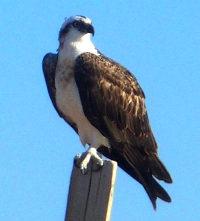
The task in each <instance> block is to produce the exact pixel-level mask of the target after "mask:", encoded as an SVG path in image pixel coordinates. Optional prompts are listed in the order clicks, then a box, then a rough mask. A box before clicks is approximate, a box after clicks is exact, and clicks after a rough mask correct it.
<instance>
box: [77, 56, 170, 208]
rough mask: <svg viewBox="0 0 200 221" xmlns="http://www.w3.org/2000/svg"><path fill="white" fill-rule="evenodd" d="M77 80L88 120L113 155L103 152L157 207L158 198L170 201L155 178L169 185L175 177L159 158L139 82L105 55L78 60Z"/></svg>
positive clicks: (80, 57)
mask: <svg viewBox="0 0 200 221" xmlns="http://www.w3.org/2000/svg"><path fill="white" fill-rule="evenodd" d="M75 80H76V83H77V86H78V89H79V94H80V97H81V102H82V105H83V110H84V113H85V115H86V117H87V118H88V120H89V121H90V122H91V124H93V125H94V126H95V127H96V128H97V129H98V130H99V131H100V132H101V133H102V134H103V135H104V136H105V137H107V138H108V139H109V141H110V144H111V152H109V151H108V150H107V149H106V148H105V147H100V148H99V149H98V150H99V152H101V153H103V154H104V155H105V156H106V157H108V158H110V159H113V160H116V161H117V162H118V164H119V166H120V167H121V168H122V169H124V170H125V171H126V172H127V173H129V174H130V175H131V176H132V177H133V178H135V179H136V180H137V181H139V182H140V183H142V185H143V186H144V188H145V190H146V191H147V193H148V195H149V197H150V198H151V200H152V203H153V205H154V207H155V200H156V198H157V196H158V197H160V198H162V199H163V200H165V201H170V197H169V196H168V194H167V193H166V192H165V191H164V189H163V188H162V187H161V186H160V185H159V184H158V183H157V182H156V181H155V180H154V179H153V177H152V175H154V176H155V177H157V178H158V179H161V180H164V181H165V182H168V183H170V182H172V180H171V177H170V175H169V173H168V171H167V170H166V168H165V167H164V165H163V164H162V162H161V161H160V160H159V159H158V157H157V144H156V141H155V139H154V136H153V133H152V131H151V128H150V125H149V120H148V116H147V112H146V108H145V104H144V98H145V96H144V93H143V91H142V89H141V88H140V86H139V84H138V82H137V80H136V78H135V77H134V76H133V75H132V74H131V73H130V72H129V71H128V70H127V69H126V68H124V67H122V66H121V65H120V64H118V63H116V62H114V61H113V60H111V59H108V58H106V57H104V56H103V55H100V56H96V55H94V54H91V53H84V54H82V55H80V56H79V57H78V58H77V60H76V65H75Z"/></svg>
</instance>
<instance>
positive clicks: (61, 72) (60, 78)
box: [55, 44, 109, 149]
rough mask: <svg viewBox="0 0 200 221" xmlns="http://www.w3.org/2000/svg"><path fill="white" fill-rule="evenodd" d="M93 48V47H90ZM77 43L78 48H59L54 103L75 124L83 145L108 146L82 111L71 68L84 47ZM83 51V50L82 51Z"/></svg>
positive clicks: (67, 46)
mask: <svg viewBox="0 0 200 221" xmlns="http://www.w3.org/2000/svg"><path fill="white" fill-rule="evenodd" d="M92 48H93V49H92ZM80 49H81V47H80V45H79V47H78V50H76V47H74V45H71V44H70V45H69V44H68V45H64V47H63V48H62V49H61V50H59V55H58V64H57V68H56V78H55V86H56V104H57V106H58V108H59V110H60V111H61V112H62V113H63V114H64V115H65V116H67V117H68V118H69V119H71V121H72V122H74V123H75V124H76V125H77V128H78V134H79V136H80V140H81V142H82V144H83V145H86V144H89V145H90V146H92V147H95V148H96V149H97V148H98V147H99V146H100V145H104V146H107V147H109V142H108V140H107V138H105V137H104V136H103V135H102V134H101V133H100V132H99V131H98V130H97V129H96V128H95V127H94V126H92V125H91V123H90V122H89V121H88V120H87V118H86V116H85V115H84V113H83V108H82V104H81V100H80V96H79V92H78V88H77V85H76V82H75V79H74V74H73V71H74V70H73V68H74V63H75V59H76V57H77V56H78V55H79V54H80V51H81V50H83V49H86V48H85V47H82V49H81V50H80ZM91 51H93V53H96V54H97V50H96V49H95V48H94V46H93V47H90V52H91ZM84 52H85V51H84Z"/></svg>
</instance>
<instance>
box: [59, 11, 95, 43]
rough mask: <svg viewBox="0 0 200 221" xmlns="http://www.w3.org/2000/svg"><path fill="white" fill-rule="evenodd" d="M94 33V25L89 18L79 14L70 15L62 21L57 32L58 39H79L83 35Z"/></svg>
mask: <svg viewBox="0 0 200 221" xmlns="http://www.w3.org/2000/svg"><path fill="white" fill-rule="evenodd" d="M90 34H92V35H94V27H93V26H92V22H91V20H90V19H89V18H87V17H85V16H81V15H75V16H71V17H69V18H68V19H66V20H65V21H64V23H63V24H62V26H61V29H60V32H59V38H58V39H59V41H60V42H61V41H62V40H64V39H66V38H67V39H68V40H70V39H71V40H79V39H81V38H82V37H83V36H85V35H87V36H88V37H90Z"/></svg>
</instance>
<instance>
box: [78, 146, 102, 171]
mask: <svg viewBox="0 0 200 221" xmlns="http://www.w3.org/2000/svg"><path fill="white" fill-rule="evenodd" d="M91 160H92V162H93V164H92V170H93V171H98V170H100V169H101V168H102V166H103V160H102V159H101V155H100V156H99V155H98V153H97V151H96V149H95V148H94V147H90V148H89V149H88V150H87V151H86V152H84V153H81V154H80V153H79V154H77V155H76V156H75V158H74V165H75V166H76V167H78V168H80V169H81V172H82V174H86V173H87V172H88V171H89V170H88V164H89V162H90V161H91Z"/></svg>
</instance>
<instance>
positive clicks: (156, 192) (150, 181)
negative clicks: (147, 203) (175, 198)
mask: <svg viewBox="0 0 200 221" xmlns="http://www.w3.org/2000/svg"><path fill="white" fill-rule="evenodd" d="M141 175H142V174H141ZM140 182H141V184H142V185H143V187H144V189H145V190H146V192H147V194H148V196H149V198H150V200H151V203H152V205H153V208H154V209H155V210H156V199H157V197H159V198H160V199H162V200H164V201H165V202H171V198H170V196H169V194H168V193H167V192H166V191H165V190H164V188H163V187H162V186H161V185H160V184H159V183H158V182H157V181H156V180H155V179H154V178H153V177H152V175H150V174H149V173H148V174H143V176H142V177H141V176H140Z"/></svg>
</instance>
